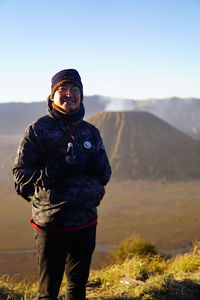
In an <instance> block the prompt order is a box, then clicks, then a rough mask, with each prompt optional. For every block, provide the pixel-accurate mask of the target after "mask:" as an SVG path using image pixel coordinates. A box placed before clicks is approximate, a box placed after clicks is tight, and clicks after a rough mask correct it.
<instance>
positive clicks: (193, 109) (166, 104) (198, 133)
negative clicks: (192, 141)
mask: <svg viewBox="0 0 200 300" xmlns="http://www.w3.org/2000/svg"><path fill="white" fill-rule="evenodd" d="M133 109H134V110H137V111H148V112H150V113H152V114H154V115H156V116H158V117H159V118H161V119H163V120H165V121H166V122H168V123H170V124H171V125H173V126H175V127H176V128H178V129H180V130H181V131H183V132H185V133H187V134H189V135H191V136H193V137H195V138H198V139H199V138H200V122H199V120H200V99H196V98H188V99H181V98H177V97H173V98H168V99H162V100H159V99H152V100H146V101H137V102H134V103H133Z"/></svg>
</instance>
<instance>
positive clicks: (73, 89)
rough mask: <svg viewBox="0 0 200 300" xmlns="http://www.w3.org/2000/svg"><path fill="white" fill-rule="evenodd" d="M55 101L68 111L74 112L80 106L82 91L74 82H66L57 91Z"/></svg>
mask: <svg viewBox="0 0 200 300" xmlns="http://www.w3.org/2000/svg"><path fill="white" fill-rule="evenodd" d="M53 101H54V103H55V104H56V105H57V106H58V107H60V108H61V109H63V110H64V111H65V112H66V113H72V112H74V111H76V110H77V109H78V108H79V106H80V103H81V91H80V89H79V88H78V87H77V86H76V85H74V84H71V83H64V84H63V85H62V86H60V87H59V88H58V89H57V90H56V91H55V94H54V98H53Z"/></svg>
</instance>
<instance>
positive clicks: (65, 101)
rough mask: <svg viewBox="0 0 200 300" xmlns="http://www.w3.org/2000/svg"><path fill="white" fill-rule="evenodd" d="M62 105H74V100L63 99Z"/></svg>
mask: <svg viewBox="0 0 200 300" xmlns="http://www.w3.org/2000/svg"><path fill="white" fill-rule="evenodd" d="M63 103H67V104H71V103H74V100H73V99H71V98H65V99H64V100H63Z"/></svg>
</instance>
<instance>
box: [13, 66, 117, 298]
mask: <svg viewBox="0 0 200 300" xmlns="http://www.w3.org/2000/svg"><path fill="white" fill-rule="evenodd" d="M48 112H49V113H48V115H46V116H44V117H42V118H40V119H39V120H37V121H35V122H34V123H32V124H31V125H30V126H28V128H27V129H26V131H25V134H24V137H23V139H22V141H21V143H20V146H19V148H18V152H17V157H16V160H15V166H14V169H13V174H14V181H15V185H16V190H17V192H18V193H19V194H21V195H22V196H23V197H25V198H26V199H27V200H30V199H31V200H32V219H31V224H32V226H33V227H34V230H35V239H36V248H37V259H38V264H39V289H38V299H45V300H47V299H49V300H55V299H57V297H58V293H59V288H60V285H61V282H62V278H63V274H64V272H65V273H66V277H67V281H68V283H67V291H66V299H67V300H85V299H86V298H85V294H86V293H85V290H86V283H87V279H88V276H89V268H90V263H91V257H92V253H93V251H94V248H95V235H96V224H97V209H96V207H97V206H98V205H99V204H100V201H101V199H102V198H103V196H104V193H105V190H104V186H105V185H106V184H107V182H108V181H109V179H110V175H111V169H110V165H109V161H108V158H107V155H106V152H105V148H104V145H103V143H102V139H101V137H100V134H99V131H98V129H97V128H96V127H94V126H93V125H92V124H90V123H88V122H85V121H83V117H84V105H83V85H82V82H81V78H80V75H79V73H78V72H77V71H76V70H74V69H66V70H62V71H60V72H58V73H57V74H55V75H54V76H53V78H52V85H51V94H50V96H49V98H48Z"/></svg>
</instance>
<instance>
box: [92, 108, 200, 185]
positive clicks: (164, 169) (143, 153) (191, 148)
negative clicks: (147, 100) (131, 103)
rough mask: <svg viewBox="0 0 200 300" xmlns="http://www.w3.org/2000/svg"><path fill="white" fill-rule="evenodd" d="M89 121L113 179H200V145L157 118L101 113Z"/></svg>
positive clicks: (133, 114) (146, 115) (141, 115)
mask: <svg viewBox="0 0 200 300" xmlns="http://www.w3.org/2000/svg"><path fill="white" fill-rule="evenodd" d="M89 121H90V122H91V123H93V124H94V125H96V126H97V127H98V128H99V129H100V132H101V134H102V136H103V139H104V142H105V144H106V146H107V151H108V155H109V158H110V161H111V165H112V171H113V178H116V179H119V180H126V179H142V178H152V179H156V178H166V179H170V180H177V179H178V180H179V179H193V178H200V155H199V153H200V143H199V142H198V141H196V140H194V139H193V138H191V137H189V136H188V135H186V134H184V133H182V132H181V131H179V130H178V129H176V128H175V127H173V126H171V125H170V124H168V123H166V122H165V121H163V120H161V119H159V118H158V117H156V116H154V115H152V114H150V113H148V112H142V111H141V112H139V111H126V112H101V113H98V114H96V115H94V116H92V117H91V118H89Z"/></svg>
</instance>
